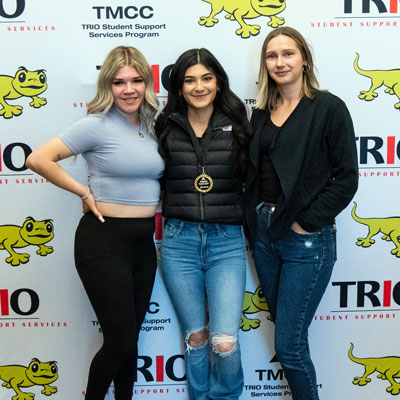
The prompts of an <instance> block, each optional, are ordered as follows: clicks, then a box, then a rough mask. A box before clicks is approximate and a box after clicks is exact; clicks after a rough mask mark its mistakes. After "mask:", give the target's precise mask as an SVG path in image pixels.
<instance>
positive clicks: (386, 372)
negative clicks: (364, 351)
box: [348, 343, 400, 395]
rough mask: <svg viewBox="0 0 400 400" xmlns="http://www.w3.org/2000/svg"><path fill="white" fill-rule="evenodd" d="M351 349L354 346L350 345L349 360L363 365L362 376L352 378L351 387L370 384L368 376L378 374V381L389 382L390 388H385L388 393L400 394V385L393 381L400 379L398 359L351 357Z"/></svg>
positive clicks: (399, 359)
mask: <svg viewBox="0 0 400 400" xmlns="http://www.w3.org/2000/svg"><path fill="white" fill-rule="evenodd" d="M353 348H354V344H353V343H351V346H350V349H349V353H348V354H349V358H350V360H351V361H353V362H355V363H357V364H361V365H364V375H363V376H356V377H354V379H353V385H358V386H365V385H366V384H367V383H369V382H371V378H368V376H369V375H371V374H372V373H374V372H378V373H379V374H378V378H379V379H383V380H388V381H389V382H390V386H388V387H387V388H386V391H387V392H388V393H391V394H393V395H396V394H399V393H400V384H399V383H397V382H396V381H395V380H394V378H400V357H380V358H378V357H375V358H357V357H354V356H353Z"/></svg>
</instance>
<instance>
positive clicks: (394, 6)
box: [344, 0, 398, 14]
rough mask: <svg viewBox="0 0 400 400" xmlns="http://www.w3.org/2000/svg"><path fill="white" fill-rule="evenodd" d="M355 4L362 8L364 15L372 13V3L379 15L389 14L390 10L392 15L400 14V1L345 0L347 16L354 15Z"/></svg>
mask: <svg viewBox="0 0 400 400" xmlns="http://www.w3.org/2000/svg"><path fill="white" fill-rule="evenodd" d="M353 3H356V4H358V5H359V6H361V12H362V13H363V14H369V13H370V12H371V3H373V5H374V6H375V7H374V10H377V11H378V12H379V14H383V13H387V12H388V10H389V13H390V14H397V12H398V0H356V1H355V0H344V12H345V14H352V13H353Z"/></svg>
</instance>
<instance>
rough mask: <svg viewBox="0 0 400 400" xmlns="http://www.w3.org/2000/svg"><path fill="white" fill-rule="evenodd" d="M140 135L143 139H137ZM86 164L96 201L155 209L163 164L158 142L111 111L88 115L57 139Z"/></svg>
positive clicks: (143, 127) (143, 129)
mask: <svg viewBox="0 0 400 400" xmlns="http://www.w3.org/2000/svg"><path fill="white" fill-rule="evenodd" d="M139 132H140V133H142V135H139ZM58 137H59V138H60V139H61V140H62V141H63V142H64V143H65V145H66V146H68V148H69V149H70V150H71V151H72V152H73V153H74V154H81V155H82V156H83V157H84V159H85V160H86V161H87V164H88V169H89V183H90V189H91V191H92V193H93V196H94V198H95V199H96V200H97V201H104V202H107V203H115V204H128V205H137V206H145V205H155V204H157V203H158V200H159V197H160V183H159V181H158V179H159V178H160V177H161V175H162V173H163V171H164V166H165V165H164V160H163V159H162V158H161V156H160V155H159V153H158V151H157V142H156V141H155V139H154V138H153V137H151V136H150V135H149V134H148V133H147V128H146V127H145V126H144V125H143V124H140V129H139V130H137V127H135V126H133V125H132V124H130V123H129V121H128V120H127V119H126V118H125V117H124V116H123V115H121V114H120V113H118V111H116V110H114V108H111V109H110V111H109V112H108V113H107V114H106V115H102V114H89V115H88V116H86V117H84V118H82V119H80V120H79V121H77V122H75V123H74V124H73V125H72V126H70V127H69V128H68V129H66V130H65V131H64V132H63V133H61V134H60V135H59V136H58Z"/></svg>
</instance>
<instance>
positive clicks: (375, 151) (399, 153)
mask: <svg viewBox="0 0 400 400" xmlns="http://www.w3.org/2000/svg"><path fill="white" fill-rule="evenodd" d="M356 142H357V143H358V144H359V148H358V152H359V155H360V160H359V162H360V166H363V165H366V164H368V158H369V156H371V157H372V158H373V161H374V163H375V164H377V165H380V164H387V165H394V164H395V163H396V161H397V160H400V140H398V139H397V138H396V136H386V138H383V137H380V136H359V137H356ZM382 167H385V165H382Z"/></svg>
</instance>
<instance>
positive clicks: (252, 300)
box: [240, 286, 271, 331]
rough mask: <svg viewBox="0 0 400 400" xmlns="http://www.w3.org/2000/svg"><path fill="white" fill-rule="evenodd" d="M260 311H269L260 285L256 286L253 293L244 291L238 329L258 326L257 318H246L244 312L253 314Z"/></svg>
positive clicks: (243, 329)
mask: <svg viewBox="0 0 400 400" xmlns="http://www.w3.org/2000/svg"><path fill="white" fill-rule="evenodd" d="M260 311H269V308H268V304H267V303H266V301H265V299H264V295H263V293H262V289H261V286H258V287H257V289H256V291H255V292H254V293H253V292H247V291H246V292H245V293H244V301H243V308H242V318H241V322H240V329H241V330H242V331H249V330H250V329H257V328H258V327H259V326H260V323H261V321H260V320H259V319H257V318H255V319H250V318H247V316H246V314H255V313H258V312H260ZM267 318H268V319H269V320H270V319H271V316H270V315H269V316H268V317H267Z"/></svg>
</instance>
